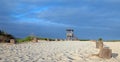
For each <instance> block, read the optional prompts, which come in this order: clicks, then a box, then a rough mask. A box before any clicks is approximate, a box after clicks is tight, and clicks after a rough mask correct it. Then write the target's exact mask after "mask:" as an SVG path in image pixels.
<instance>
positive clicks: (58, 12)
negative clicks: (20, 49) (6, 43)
mask: <svg viewBox="0 0 120 62" xmlns="http://www.w3.org/2000/svg"><path fill="white" fill-rule="evenodd" d="M119 6H120V0H0V29H1V30H4V31H6V32H8V33H10V34H13V35H14V36H15V37H19V38H23V37H26V36H29V35H31V34H33V35H35V36H39V37H48V38H62V39H65V38H66V29H68V28H71V29H74V35H75V36H76V37H77V38H79V39H98V38H103V39H104V40H120V33H119V32H120V29H119V28H120V24H119V23H120V7H119Z"/></svg>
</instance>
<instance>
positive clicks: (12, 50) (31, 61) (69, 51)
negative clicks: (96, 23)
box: [0, 41, 120, 62]
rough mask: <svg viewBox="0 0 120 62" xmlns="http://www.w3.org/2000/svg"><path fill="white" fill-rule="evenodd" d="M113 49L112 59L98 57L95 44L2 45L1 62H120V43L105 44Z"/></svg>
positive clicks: (75, 42) (83, 42) (87, 42)
mask: <svg viewBox="0 0 120 62" xmlns="http://www.w3.org/2000/svg"><path fill="white" fill-rule="evenodd" d="M104 44H105V47H109V48H110V49H112V56H113V57H112V58H111V59H102V58H99V57H97V56H91V55H92V54H97V53H98V52H99V49H96V46H95V42H91V41H51V42H47V41H39V42H37V43H32V42H29V43H22V44H14V45H8V44H3V43H2V44H0V62H120V55H119V54H120V42H105V43H104Z"/></svg>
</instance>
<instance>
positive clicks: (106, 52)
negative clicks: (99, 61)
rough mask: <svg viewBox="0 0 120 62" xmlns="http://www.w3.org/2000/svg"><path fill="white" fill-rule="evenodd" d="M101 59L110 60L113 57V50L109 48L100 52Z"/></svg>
mask: <svg viewBox="0 0 120 62" xmlns="http://www.w3.org/2000/svg"><path fill="white" fill-rule="evenodd" d="M99 57H101V58H105V59H110V58H111V57H112V50H111V49H109V48H101V49H100V52H99Z"/></svg>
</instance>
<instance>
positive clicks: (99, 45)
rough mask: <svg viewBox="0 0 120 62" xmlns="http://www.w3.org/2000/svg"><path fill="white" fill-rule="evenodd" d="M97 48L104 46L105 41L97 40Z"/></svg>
mask: <svg viewBox="0 0 120 62" xmlns="http://www.w3.org/2000/svg"><path fill="white" fill-rule="evenodd" d="M96 48H99V49H101V48H103V41H98V42H97V41H96Z"/></svg>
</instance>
